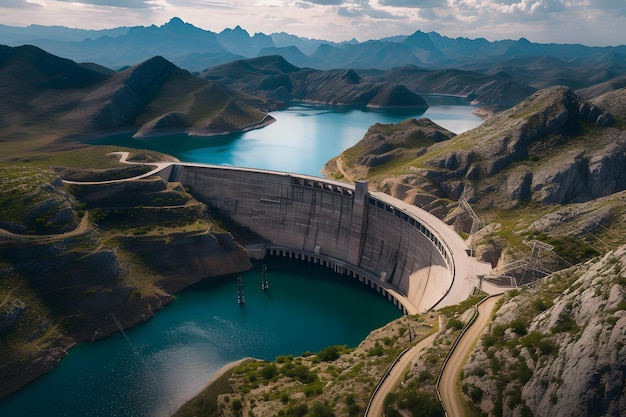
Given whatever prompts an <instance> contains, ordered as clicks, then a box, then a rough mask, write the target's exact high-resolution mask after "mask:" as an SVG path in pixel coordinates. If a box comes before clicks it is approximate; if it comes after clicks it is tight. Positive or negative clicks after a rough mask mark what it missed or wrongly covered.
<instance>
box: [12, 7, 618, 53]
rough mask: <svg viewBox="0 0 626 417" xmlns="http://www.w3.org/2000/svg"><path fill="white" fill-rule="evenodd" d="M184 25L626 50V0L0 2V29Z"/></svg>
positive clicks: (340, 37)
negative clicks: (175, 21)
mask: <svg viewBox="0 0 626 417" xmlns="http://www.w3.org/2000/svg"><path fill="white" fill-rule="evenodd" d="M173 17H179V18H181V19H182V20H184V21H185V22H187V23H191V24H192V25H194V26H197V27H199V28H202V29H206V30H210V31H213V32H221V31H222V30H224V29H226V28H234V27H235V26H237V25H239V26H241V27H242V28H243V29H245V30H247V31H248V32H249V33H250V34H251V35H252V34H254V33H256V32H262V33H265V34H271V33H275V32H287V33H291V34H294V35H298V36H301V37H307V38H313V39H324V40H329V41H336V42H339V41H344V40H350V39H353V38H355V39H357V40H358V41H361V42H363V41H367V40H370V39H381V38H384V37H388V36H395V35H410V34H412V33H414V32H415V31H417V30H421V31H423V32H430V31H435V32H438V33H439V34H441V35H444V36H448V37H451V38H456V37H466V38H470V39H475V38H481V37H482V38H486V39H488V40H490V41H495V40H501V39H519V38H521V37H524V38H526V39H528V40H530V41H531V42H538V43H552V42H554V43H581V44H584V45H588V46H607V45H612V46H615V45H624V44H626V1H625V0H0V24H5V25H11V26H27V25H29V24H38V25H61V26H67V27H74V28H82V29H107V28H114V27H119V26H149V25H152V24H155V25H157V26H160V25H163V24H165V23H167V22H168V21H169V20H170V19H171V18H173Z"/></svg>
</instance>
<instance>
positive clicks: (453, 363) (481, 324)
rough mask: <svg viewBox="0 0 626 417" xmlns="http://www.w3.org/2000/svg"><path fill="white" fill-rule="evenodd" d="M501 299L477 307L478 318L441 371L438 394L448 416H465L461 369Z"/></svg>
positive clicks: (486, 301)
mask: <svg viewBox="0 0 626 417" xmlns="http://www.w3.org/2000/svg"><path fill="white" fill-rule="evenodd" d="M501 297H502V296H501V295H500V296H496V297H491V298H488V299H487V300H485V301H484V302H483V303H481V304H480V305H479V306H478V317H476V320H475V321H474V323H472V325H471V326H470V327H469V328H468V329H467V331H466V332H465V333H464V334H463V336H462V337H461V339H460V341H459V343H458V344H457V346H456V348H455V349H454V351H453V352H452V354H451V356H450V358H449V359H448V362H447V363H446V365H445V367H444V369H443V373H442V375H441V381H440V383H439V392H440V395H441V401H442V402H443V405H444V408H445V410H446V413H447V414H448V415H449V416H454V417H462V416H464V415H465V410H464V408H463V405H464V404H463V401H464V400H463V398H462V397H461V393H460V390H459V387H458V384H457V382H458V380H459V375H460V373H461V368H463V365H464V364H465V362H466V361H467V357H468V355H469V353H470V352H471V350H472V349H473V348H474V346H475V345H476V342H477V341H478V338H479V337H480V335H481V334H482V332H483V330H484V329H485V327H487V324H488V323H489V321H490V320H491V312H492V311H493V308H494V307H495V305H496V303H497V302H498V300H500V298H501Z"/></svg>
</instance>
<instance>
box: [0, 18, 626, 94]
mask: <svg viewBox="0 0 626 417" xmlns="http://www.w3.org/2000/svg"><path fill="white" fill-rule="evenodd" d="M0 38H1V39H2V42H3V43H4V44H6V45H9V46H19V45H23V44H31V45H35V46H38V47H40V48H42V49H45V50H46V51H48V52H50V53H53V54H55V55H59V56H63V57H66V58H69V59H72V60H74V61H77V62H97V63H98V64H100V65H104V66H106V67H109V68H112V69H116V70H117V69H120V68H123V67H128V66H133V65H136V64H138V63H140V62H143V61H145V60H146V59H149V58H152V57H153V56H156V55H160V56H163V57H164V58H166V59H167V60H169V61H171V62H172V63H174V64H176V65H177V66H180V67H181V68H184V69H187V70H189V71H192V72H202V71H204V70H206V69H207V68H209V67H212V66H215V65H219V64H224V63H227V62H232V61H235V60H238V59H244V58H255V57H259V56H266V55H280V56H282V57H284V58H285V59H286V60H287V61H289V62H290V63H292V64H293V65H296V66H299V67H304V68H315V69H320V70H327V69H372V68H374V69H380V70H388V69H391V68H396V67H402V66H406V65H413V66H417V67H421V68H427V69H441V68H457V69H464V70H473V71H477V72H489V74H491V75H496V74H497V75H499V76H500V77H515V78H516V79H517V80H518V81H522V82H525V83H527V84H529V85H531V86H533V87H534V88H543V87H546V86H548V85H555V84H563V85H566V86H568V87H569V88H573V89H579V88H583V87H587V86H590V85H592V84H598V83H601V82H604V81H608V80H610V79H612V78H614V77H616V76H618V75H621V74H623V73H624V72H626V45H620V46H614V47H588V46H584V45H578V44H576V45H570V44H566V45H564V44H538V43H532V42H530V41H528V40H527V39H524V38H521V39H518V40H500V41H493V42H491V41H488V40H486V39H482V38H478V39H467V38H454V39H453V38H449V37H446V36H442V35H440V34H438V33H436V32H429V33H425V32H422V31H419V30H418V31H416V32H415V33H413V34H411V35H406V36H394V37H389V38H383V39H378V40H369V41H367V42H358V41H356V40H354V39H353V40H351V41H348V42H341V43H336V42H330V41H325V40H320V39H308V38H301V37H298V36H295V35H290V34H287V33H284V32H281V33H272V34H270V35H266V34H263V33H255V34H254V35H250V34H249V33H248V32H247V31H246V30H245V29H243V28H241V27H240V26H236V27H235V28H234V29H225V30H223V31H221V32H219V33H215V32H212V31H209V30H204V29H201V28H198V27H195V26H193V25H191V24H189V23H185V22H183V21H182V20H181V19H179V18H172V19H171V20H170V21H169V22H168V23H166V24H164V25H162V26H155V25H151V26H135V27H120V28H114V29H108V30H98V31H89V30H81V29H70V28H65V27H58V26H50V27H46V26H35V25H31V26H28V27H25V28H19V27H12V26H5V25H0ZM571 80H575V81H574V82H572V83H570V82H569V81H571ZM581 80H582V81H581ZM559 81H560V82H559Z"/></svg>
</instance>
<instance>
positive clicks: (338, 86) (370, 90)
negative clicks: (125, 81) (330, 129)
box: [200, 46, 535, 107]
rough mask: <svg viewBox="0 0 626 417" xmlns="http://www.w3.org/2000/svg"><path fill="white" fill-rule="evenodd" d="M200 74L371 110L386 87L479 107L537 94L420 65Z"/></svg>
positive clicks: (238, 68) (263, 66) (282, 63)
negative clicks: (385, 68) (463, 99)
mask: <svg viewBox="0 0 626 417" xmlns="http://www.w3.org/2000/svg"><path fill="white" fill-rule="evenodd" d="M320 48H323V46H322V47H320ZM200 76H201V77H204V78H206V79H208V80H212V81H216V82H218V83H220V84H223V85H228V86H231V87H233V88H236V89H240V90H242V91H245V92H246V93H248V94H252V95H255V96H259V97H265V98H267V99H268V100H273V101H279V102H285V103H289V102H292V101H310V102H318V103H326V104H350V105H361V106H367V105H368V104H370V103H369V100H366V97H368V96H371V97H373V96H374V95H376V94H377V92H376V91H378V90H379V89H381V88H382V87H383V86H391V85H396V86H399V85H401V86H402V87H404V88H406V90H407V91H408V92H412V93H413V94H419V93H433V94H448V95H456V96H460V97H466V98H467V99H468V100H469V101H472V102H474V103H476V104H482V105H487V104H489V105H493V104H497V105H503V106H511V105H514V104H516V103H518V102H520V101H521V100H523V99H525V98H526V97H527V96H528V95H530V94H532V93H533V92H534V91H535V89H534V88H531V87H529V86H527V85H523V84H521V83H518V82H516V81H513V80H510V79H508V78H505V77H501V76H498V75H494V76H490V75H485V74H482V73H478V72H471V71H462V70H425V69H422V68H419V67H416V66H405V67H400V68H395V69H391V70H388V71H379V70H358V69H350V70H327V71H322V70H315V69H311V68H300V67H297V66H295V65H292V64H291V63H290V62H287V61H286V60H285V59H284V58H283V57H281V56H279V55H276V56H264V57H260V58H251V59H247V60H241V61H235V62H231V63H228V64H223V65H218V66H215V67H213V68H209V69H208V70H206V71H204V72H203V73H202V74H200ZM396 91H398V90H396ZM379 99H380V97H379ZM371 105H372V106H377V107H394V106H411V103H408V102H403V101H402V100H400V101H398V100H393V99H392V97H391V96H389V97H388V99H387V100H384V101H378V102H377V103H376V104H374V103H371ZM418 107H420V106H418Z"/></svg>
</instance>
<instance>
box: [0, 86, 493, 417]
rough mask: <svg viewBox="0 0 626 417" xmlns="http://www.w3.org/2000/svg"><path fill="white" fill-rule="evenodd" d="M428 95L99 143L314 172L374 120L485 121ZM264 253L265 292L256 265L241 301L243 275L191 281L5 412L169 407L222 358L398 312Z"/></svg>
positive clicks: (80, 351)
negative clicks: (377, 107) (225, 130)
mask: <svg viewBox="0 0 626 417" xmlns="http://www.w3.org/2000/svg"><path fill="white" fill-rule="evenodd" d="M425 98H426V99H427V101H429V104H431V107H430V108H429V109H428V110H427V111H426V113H417V114H413V113H411V112H407V111H405V110H402V111H399V110H394V111H363V110H356V109H340V110H338V109H334V108H328V107H319V106H307V105H300V106H295V107H291V108H289V109H287V110H284V111H279V112H273V113H271V114H272V116H274V117H275V118H276V119H277V122H275V123H273V124H272V125H270V126H268V127H265V128H263V129H259V130H254V131H251V132H246V133H242V134H235V135H228V136H223V137H209V138H198V137H187V136H183V135H181V136H177V137H168V138H160V139H150V140H145V139H142V140H136V139H132V138H131V136H130V135H120V136H114V137H110V138H106V139H102V140H99V141H97V142H95V143H99V144H111V145H119V146H128V147H135V148H144V149H145V148H147V149H153V150H158V151H161V152H165V153H168V154H171V155H173V156H175V157H177V158H178V159H180V160H182V161H185V162H202V163H212V164H223V165H236V166H243V167H252V168H264V169H272V170H280V171H290V172H298V173H304V174H309V175H318V176H319V175H320V170H321V168H322V166H323V165H324V164H325V163H326V162H327V161H328V160H329V159H331V158H333V157H334V156H336V155H338V154H339V153H340V152H342V151H343V150H345V149H346V148H348V147H350V146H352V145H354V144H355V143H356V142H358V141H359V140H360V139H361V138H362V137H363V135H364V134H365V132H366V131H367V128H368V127H369V126H371V125H373V124H374V123H396V122H399V121H401V120H404V119H406V118H408V117H416V118H419V117H429V118H430V119H431V120H433V121H434V122H435V123H438V124H440V125H441V126H443V127H445V128H447V129H449V130H452V131H453V132H455V133H461V132H463V131H465V130H469V129H471V128H473V127H476V126H478V125H479V124H480V123H481V119H479V118H478V117H476V116H474V115H473V114H472V111H473V110H474V108H473V107H471V106H467V105H463V104H462V103H459V102H458V101H457V100H458V99H454V98H446V97H440V98H436V97H433V98H431V100H433V102H432V103H431V101H430V100H429V97H428V96H426V97H425ZM435 101H436V104H434V103H435ZM263 262H264V263H266V264H267V265H268V271H269V273H268V278H269V285H270V288H269V290H268V291H263V290H262V289H261V270H260V264H255V267H254V268H253V269H252V270H250V271H247V272H245V273H243V274H241V277H242V279H243V282H244V287H243V288H244V294H245V301H246V302H245V304H243V305H239V304H238V303H237V277H238V276H226V277H222V278H217V279H211V280H206V281H204V282H201V283H198V284H196V285H195V286H193V287H190V288H188V289H186V290H184V291H182V292H180V293H178V294H176V299H175V300H174V301H173V302H172V303H170V304H169V305H167V306H165V308H164V309H163V310H162V311H160V312H159V313H157V314H156V315H155V316H154V317H152V318H151V319H149V320H148V321H146V322H145V323H143V324H141V325H139V326H137V327H135V328H132V329H129V330H128V331H127V332H126V334H125V335H123V334H121V333H116V334H114V335H112V336H111V337H108V338H106V339H104V340H100V341H96V342H94V343H84V344H81V345H78V346H77V347H75V348H74V349H72V350H71V351H70V352H69V354H68V356H67V357H66V358H65V359H64V360H62V361H61V362H60V363H59V364H58V365H57V366H56V367H55V368H54V369H53V370H52V371H51V372H49V373H48V374H46V375H44V376H42V377H41V378H39V379H37V380H36V381H34V382H33V383H31V384H30V385H29V386H27V387H26V388H24V389H22V390H20V391H19V392H17V393H16V394H14V395H12V396H10V397H9V398H7V399H5V400H3V401H0V415H1V416H69V417H73V416H76V417H78V416H102V417H107V416H137V417H144V416H146V417H147V416H156V417H162V416H168V415H170V414H172V413H173V412H174V411H176V409H177V408H178V407H179V406H180V405H181V404H182V403H183V402H184V401H186V400H187V399H189V398H190V397H191V396H193V395H194V394H195V393H197V392H198V391H199V390H200V389H201V388H202V387H203V386H204V384H205V383H206V381H207V380H209V379H210V377H211V376H212V375H213V374H214V373H215V372H216V371H217V370H218V369H219V368H221V367H222V366H224V365H225V364H227V363H229V362H232V361H234V360H237V359H241V358H243V357H248V356H251V357H256V358H260V359H266V360H273V359H274V358H275V357H276V356H277V355H289V354H291V355H294V356H295V355H300V354H301V353H303V352H305V351H310V352H317V351H319V350H321V349H323V348H324V347H326V346H329V345H336V344H339V345H344V344H345V345H348V346H351V347H356V346H357V345H358V344H359V342H360V341H362V340H363V339H364V338H365V337H366V336H367V334H369V332H370V331H372V330H374V329H376V328H378V327H381V326H383V325H384V324H386V323H388V322H389V321H391V320H393V319H395V318H397V317H399V316H400V314H401V313H400V311H399V310H398V309H397V308H396V307H395V306H394V305H393V304H391V303H390V302H388V301H387V300H386V299H385V298H383V297H382V296H380V295H379V294H377V293H376V292H374V291H373V290H370V289H369V288H367V287H365V286H363V285H362V284H361V283H359V282H358V281H356V280H353V279H350V278H347V277H345V276H341V275H337V274H335V273H333V272H332V270H330V269H327V268H322V267H319V266H317V265H313V264H303V263H299V262H297V261H291V260H287V259H273V258H269V259H266V260H264V261H263ZM303 266H304V267H303Z"/></svg>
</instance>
